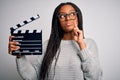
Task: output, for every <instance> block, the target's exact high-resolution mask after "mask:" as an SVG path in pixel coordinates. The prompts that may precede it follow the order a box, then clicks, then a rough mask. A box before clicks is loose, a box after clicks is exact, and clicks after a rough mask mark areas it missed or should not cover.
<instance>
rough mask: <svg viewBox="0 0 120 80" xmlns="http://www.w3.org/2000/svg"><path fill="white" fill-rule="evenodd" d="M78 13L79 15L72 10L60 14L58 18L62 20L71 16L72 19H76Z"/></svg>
mask: <svg viewBox="0 0 120 80" xmlns="http://www.w3.org/2000/svg"><path fill="white" fill-rule="evenodd" d="M76 15H77V12H71V13H69V14H62V13H61V14H59V15H58V18H59V19H60V20H61V21H65V19H66V18H67V17H69V18H70V19H72V20H73V19H76Z"/></svg>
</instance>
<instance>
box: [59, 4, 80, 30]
mask: <svg viewBox="0 0 120 80" xmlns="http://www.w3.org/2000/svg"><path fill="white" fill-rule="evenodd" d="M58 17H59V21H60V24H61V27H62V29H63V30H64V32H71V31H72V30H73V29H74V27H75V24H78V18H77V12H76V11H75V9H74V8H73V7H72V6H71V5H64V6H62V7H61V9H60V11H59V15H58Z"/></svg>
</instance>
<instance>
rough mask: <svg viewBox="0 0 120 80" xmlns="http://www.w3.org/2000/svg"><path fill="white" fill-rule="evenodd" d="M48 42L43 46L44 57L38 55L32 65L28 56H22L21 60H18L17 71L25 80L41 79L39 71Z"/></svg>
mask: <svg viewBox="0 0 120 80" xmlns="http://www.w3.org/2000/svg"><path fill="white" fill-rule="evenodd" d="M46 46H47V41H46V42H45V43H44V44H43V53H42V55H37V56H36V57H37V59H36V61H35V62H34V64H33V65H32V64H31V63H30V62H29V61H28V60H27V58H26V56H22V57H20V58H16V64H17V70H18V73H19V74H20V76H21V77H22V78H23V79H25V80H38V79H39V71H40V67H41V64H42V59H43V56H44V52H45V51H46Z"/></svg>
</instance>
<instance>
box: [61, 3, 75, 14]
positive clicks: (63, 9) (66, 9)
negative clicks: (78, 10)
mask: <svg viewBox="0 0 120 80" xmlns="http://www.w3.org/2000/svg"><path fill="white" fill-rule="evenodd" d="M71 11H75V9H74V8H73V7H72V6H71V5H64V6H62V7H61V8H60V11H59V12H62V13H68V12H71Z"/></svg>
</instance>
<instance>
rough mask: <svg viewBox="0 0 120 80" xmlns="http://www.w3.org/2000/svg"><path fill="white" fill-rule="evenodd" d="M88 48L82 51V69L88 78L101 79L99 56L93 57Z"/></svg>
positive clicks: (87, 79) (88, 79)
mask: <svg viewBox="0 0 120 80" xmlns="http://www.w3.org/2000/svg"><path fill="white" fill-rule="evenodd" d="M90 54H91V53H90V51H89V50H88V49H84V50H82V51H81V57H82V70H83V74H84V78H85V79H86V80H101V75H102V70H101V68H100V64H99V60H98V58H97V57H92V55H90Z"/></svg>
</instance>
